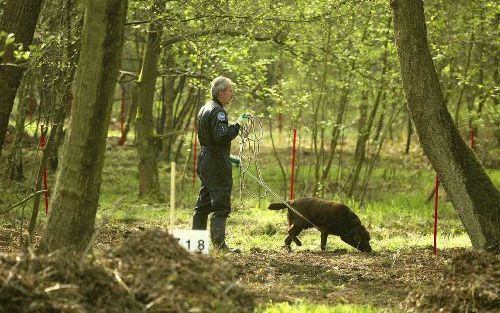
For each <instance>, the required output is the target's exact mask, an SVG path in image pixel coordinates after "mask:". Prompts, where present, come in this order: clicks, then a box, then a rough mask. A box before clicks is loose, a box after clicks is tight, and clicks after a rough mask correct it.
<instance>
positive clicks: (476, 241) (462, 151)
mask: <svg viewBox="0 0 500 313" xmlns="http://www.w3.org/2000/svg"><path fill="white" fill-rule="evenodd" d="M391 7H392V10H393V14H394V32H395V37H396V45H397V48H398V56H399V62H400V66H401V76H402V81H403V89H404V93H405V98H406V101H407V103H408V109H409V112H410V115H411V117H412V120H413V122H414V124H415V129H416V131H417V134H418V136H419V139H420V143H421V144H422V148H423V150H424V153H425V154H426V156H427V157H428V159H429V161H430V162H431V164H432V166H433V167H434V169H435V170H436V172H437V174H438V176H439V180H440V181H441V183H442V185H443V187H444V189H445V190H446V193H447V194H448V196H449V198H450V200H451V202H452V203H453V206H454V207H455V210H456V211H457V212H458V215H459V216H460V219H461V220H462V223H463V224H464V226H465V230H466V231H467V234H468V235H469V237H470V239H471V242H472V245H473V246H474V247H475V248H479V249H485V250H491V251H498V250H499V246H500V245H499V240H500V215H499V204H500V195H499V192H498V190H497V189H496V188H495V186H494V185H493V183H492V182H491V180H490V178H489V177H488V176H487V175H486V173H485V171H484V168H483V167H482V166H481V164H480V163H479V161H478V160H477V158H476V157H475V155H474V153H473V151H472V150H471V149H470V148H469V147H468V146H467V145H466V144H465V142H464V141H463V139H462V138H461V137H460V134H459V132H458V130H457V128H456V127H455V125H454V123H453V120H452V118H451V115H450V113H449V112H448V110H447V108H446V104H445V101H444V98H443V94H442V92H441V89H440V85H439V80H438V76H437V74H436V70H435V68H434V64H433V63H432V58H431V55H430V52H429V45H428V42H427V29H426V25H425V17H424V7H423V1H422V0H393V1H392V2H391Z"/></svg>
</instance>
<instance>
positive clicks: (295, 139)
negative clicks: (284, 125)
mask: <svg viewBox="0 0 500 313" xmlns="http://www.w3.org/2000/svg"><path fill="white" fill-rule="evenodd" d="M296 141H297V129H296V128H294V129H293V146H292V175H291V177H290V200H293V199H295V186H294V185H295V142H296Z"/></svg>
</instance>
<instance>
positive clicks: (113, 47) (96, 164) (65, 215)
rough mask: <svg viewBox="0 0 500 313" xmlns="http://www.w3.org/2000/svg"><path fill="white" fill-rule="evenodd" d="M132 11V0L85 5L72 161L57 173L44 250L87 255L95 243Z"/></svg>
mask: <svg viewBox="0 0 500 313" xmlns="http://www.w3.org/2000/svg"><path fill="white" fill-rule="evenodd" d="M126 12H127V1H126V0H88V1H86V2H85V18H84V26H83V39H82V48H81V55H80V61H79V64H78V75H77V81H76V88H77V91H76V94H75V102H74V104H73V107H72V111H71V116H72V118H71V125H70V126H69V129H68V132H67V134H66V138H65V142H64V151H63V156H68V157H63V158H62V162H61V164H60V169H59V171H58V173H57V179H56V184H55V187H54V192H53V196H52V199H51V202H50V213H49V219H48V223H47V228H46V230H45V233H44V235H43V237H42V240H41V243H40V249H41V250H42V251H54V250H56V249H61V248H69V249H73V250H75V251H80V252H83V251H85V250H86V249H87V247H88V245H89V244H90V242H91V239H92V235H93V233H94V225H95V216H96V211H97V206H98V201H99V190H100V187H101V172H102V167H103V163H104V152H105V148H106V135H107V131H108V127H109V119H110V114H111V106H112V103H113V93H114V88H115V85H116V81H117V76H118V69H119V65H120V56H121V52H122V46H123V30H124V24H125V17H126Z"/></svg>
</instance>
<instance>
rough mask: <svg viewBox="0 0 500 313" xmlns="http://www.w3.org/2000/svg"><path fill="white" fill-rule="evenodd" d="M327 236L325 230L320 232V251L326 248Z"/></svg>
mask: <svg viewBox="0 0 500 313" xmlns="http://www.w3.org/2000/svg"><path fill="white" fill-rule="evenodd" d="M327 238H328V233H327V232H326V231H322V232H321V251H325V250H326V239H327Z"/></svg>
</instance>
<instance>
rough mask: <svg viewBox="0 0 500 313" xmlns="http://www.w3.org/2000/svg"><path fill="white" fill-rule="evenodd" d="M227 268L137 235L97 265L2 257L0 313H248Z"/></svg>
mask: <svg viewBox="0 0 500 313" xmlns="http://www.w3.org/2000/svg"><path fill="white" fill-rule="evenodd" d="M253 307H254V301H253V297H252V296H250V294H249V293H248V292H246V291H244V290H243V289H242V288H241V287H239V286H238V285H237V284H235V283H234V277H233V276H232V274H231V272H229V271H228V269H227V266H226V265H225V264H219V263H218V262H217V261H216V260H213V259H211V258H209V257H205V256H202V255H194V254H190V253H189V252H187V251H186V250H184V249H183V248H182V247H180V246H179V245H178V244H177V242H176V241H175V239H174V238H173V237H171V236H170V235H169V234H167V233H166V232H164V231H144V232H143V231H141V232H137V233H135V234H133V235H131V236H130V238H128V239H127V240H126V241H125V242H124V243H123V244H122V245H121V246H120V247H118V248H117V249H115V250H110V251H109V252H107V253H104V255H103V256H101V257H98V258H95V257H93V258H91V257H85V258H83V259H82V257H81V256H78V255H76V254H71V253H67V252H62V251H59V252H57V253H52V254H49V255H40V256H34V255H30V256H17V255H15V254H0V312H12V313H17V312H23V313H24V312H27V313H29V312H78V313H80V312H82V313H83V312H98V313H99V312H111V313H114V312H117V313H118V312H120V313H122V312H131V313H135V312H144V311H145V310H147V312H251V311H253Z"/></svg>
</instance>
